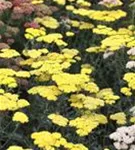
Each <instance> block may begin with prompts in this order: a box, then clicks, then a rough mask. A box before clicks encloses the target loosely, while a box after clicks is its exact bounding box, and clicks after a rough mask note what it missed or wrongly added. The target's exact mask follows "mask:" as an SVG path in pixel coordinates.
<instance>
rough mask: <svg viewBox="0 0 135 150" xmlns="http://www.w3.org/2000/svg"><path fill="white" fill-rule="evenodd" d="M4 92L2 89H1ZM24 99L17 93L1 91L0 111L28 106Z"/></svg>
mask: <svg viewBox="0 0 135 150" xmlns="http://www.w3.org/2000/svg"><path fill="white" fill-rule="evenodd" d="M3 92H4V91H3ZM29 105H30V104H29V102H28V101H27V100H25V99H19V96H18V95H17V94H12V93H1V94H0V111H6V110H10V111H14V110H18V109H20V108H24V107H27V106H29Z"/></svg>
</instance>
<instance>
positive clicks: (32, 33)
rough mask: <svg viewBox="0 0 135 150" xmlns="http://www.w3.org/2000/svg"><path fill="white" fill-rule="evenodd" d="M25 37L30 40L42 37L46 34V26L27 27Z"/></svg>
mask: <svg viewBox="0 0 135 150" xmlns="http://www.w3.org/2000/svg"><path fill="white" fill-rule="evenodd" d="M25 32H26V33H25V38H26V39H28V40H33V39H36V38H37V37H41V36H44V35H46V31H45V29H44V28H40V29H34V28H27V29H26V31H25Z"/></svg>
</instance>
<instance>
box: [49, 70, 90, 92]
mask: <svg viewBox="0 0 135 150" xmlns="http://www.w3.org/2000/svg"><path fill="white" fill-rule="evenodd" d="M52 80H53V81H55V82H56V84H57V85H58V88H59V89H60V90H61V91H64V92H66V93H70V92H77V91H80V90H81V89H82V85H84V84H85V83H87V82H89V80H90V79H89V76H87V75H85V74H70V73H60V74H55V75H53V76H52Z"/></svg>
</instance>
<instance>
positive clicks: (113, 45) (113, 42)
mask: <svg viewBox="0 0 135 150" xmlns="http://www.w3.org/2000/svg"><path fill="white" fill-rule="evenodd" d="M93 32H94V33H96V34H103V35H107V36H108V37H106V38H105V39H103V40H102V41H101V46H99V47H98V46H97V47H90V48H88V49H86V51H87V52H104V51H106V50H109V51H116V50H119V49H120V48H122V47H128V48H131V47H134V45H135V37H134V34H135V33H134V31H133V30H132V28H131V27H130V26H128V28H119V29H118V31H116V30H113V29H112V28H110V27H107V26H103V25H98V26H97V28H94V29H93Z"/></svg>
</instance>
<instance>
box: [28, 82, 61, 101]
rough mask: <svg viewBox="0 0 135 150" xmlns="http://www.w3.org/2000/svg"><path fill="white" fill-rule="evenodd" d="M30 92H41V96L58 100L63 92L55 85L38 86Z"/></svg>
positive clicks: (29, 91)
mask: <svg viewBox="0 0 135 150" xmlns="http://www.w3.org/2000/svg"><path fill="white" fill-rule="evenodd" d="M28 93H29V94H32V95H35V94H39V95H40V96H41V97H43V98H46V99H47V100H50V101H56V100H57V96H59V95H60V94H61V91H60V90H59V89H58V88H57V86H55V85H50V86H36V87H32V88H31V89H29V90H28Z"/></svg>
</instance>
